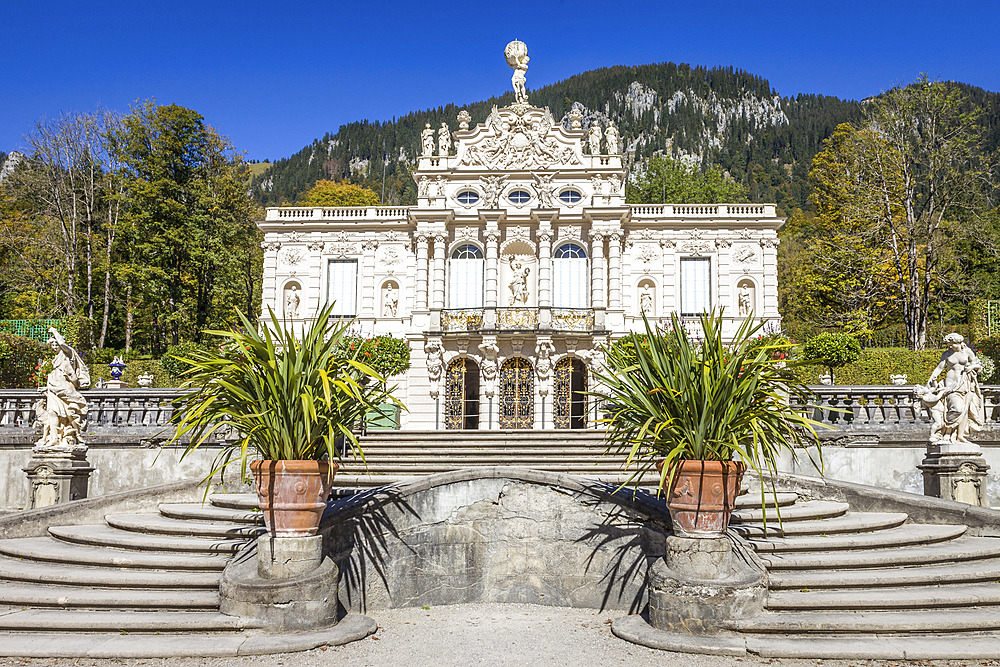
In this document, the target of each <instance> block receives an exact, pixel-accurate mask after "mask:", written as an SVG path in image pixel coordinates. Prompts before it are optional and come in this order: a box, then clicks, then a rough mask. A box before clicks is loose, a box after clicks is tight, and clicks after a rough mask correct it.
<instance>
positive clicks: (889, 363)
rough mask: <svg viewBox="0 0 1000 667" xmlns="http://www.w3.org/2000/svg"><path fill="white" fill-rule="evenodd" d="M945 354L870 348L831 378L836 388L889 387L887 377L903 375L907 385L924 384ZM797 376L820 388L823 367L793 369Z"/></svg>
mask: <svg viewBox="0 0 1000 667" xmlns="http://www.w3.org/2000/svg"><path fill="white" fill-rule="evenodd" d="M942 352H944V350H940V349H938V350H911V349H909V348H905V347H872V348H868V349H864V350H862V351H861V356H860V358H859V359H858V360H857V361H855V362H853V363H850V364H846V365H844V366H841V367H840V368H838V369H837V370H836V371H835V372H834V374H835V376H836V379H837V384H841V385H845V384H846V385H849V384H857V385H873V384H876V385H877V384H882V385H885V384H892V381H891V380H890V379H889V376H890V375H904V374H905V375H906V378H907V379H906V383H907V384H911V385H912V384H924V383H925V382H927V378H929V377H930V375H931V373H933V372H934V369H935V368H936V367H937V365H938V362H940V361H941V353H942ZM793 372H794V373H795V374H796V376H798V377H799V379H801V380H802V381H803V382H805V383H807V384H819V376H820V375H823V374H826V373H827V372H828V371H827V368H826V366H823V365H822V364H810V365H807V366H801V367H798V368H795V369H793Z"/></svg>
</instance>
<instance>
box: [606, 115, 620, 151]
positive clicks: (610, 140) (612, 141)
mask: <svg viewBox="0 0 1000 667" xmlns="http://www.w3.org/2000/svg"><path fill="white" fill-rule="evenodd" d="M620 138H621V137H620V136H619V135H618V128H617V127H615V124H614V123H608V129H606V130H604V141H605V142H606V143H607V147H608V155H618V149H619V146H618V142H619V139H620Z"/></svg>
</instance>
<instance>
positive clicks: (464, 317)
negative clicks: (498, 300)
mask: <svg viewBox="0 0 1000 667" xmlns="http://www.w3.org/2000/svg"><path fill="white" fill-rule="evenodd" d="M484 312H485V309H483V308H458V309H454V310H442V311H441V330H442V331H479V330H480V329H482V328H483V313H484Z"/></svg>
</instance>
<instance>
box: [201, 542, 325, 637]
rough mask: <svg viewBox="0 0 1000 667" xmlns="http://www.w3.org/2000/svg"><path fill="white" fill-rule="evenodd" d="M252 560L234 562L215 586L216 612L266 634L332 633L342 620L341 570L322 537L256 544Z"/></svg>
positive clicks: (235, 560)
mask: <svg viewBox="0 0 1000 667" xmlns="http://www.w3.org/2000/svg"><path fill="white" fill-rule="evenodd" d="M254 551H256V555H255V557H251V558H239V557H238V558H235V559H233V561H232V562H230V564H229V565H227V566H226V569H225V571H224V572H223V574H222V582H221V583H220V585H219V596H220V605H219V610H220V611H221V612H222V613H223V614H227V615H229V616H238V617H240V618H242V619H244V620H246V621H248V622H249V625H251V626H254V627H260V628H261V629H262V630H263V631H264V632H268V633H287V632H303V631H307V630H319V629H322V628H330V627H333V626H334V625H336V624H337V621H338V620H339V619H340V602H339V599H338V597H337V584H338V581H339V571H338V569H337V566H336V564H335V563H334V562H333V561H332V560H331V559H330V558H324V557H323V538H322V537H321V536H318V535H317V536H315V537H273V536H271V535H268V534H264V535H261V536H260V537H259V538H258V539H257V548H256V549H255V550H254Z"/></svg>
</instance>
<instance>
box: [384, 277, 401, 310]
mask: <svg viewBox="0 0 1000 667" xmlns="http://www.w3.org/2000/svg"><path fill="white" fill-rule="evenodd" d="M398 306H399V297H398V296H396V290H395V288H393V286H392V285H388V286H387V287H386V288H385V297H384V298H383V300H382V315H384V316H385V317H396V308H397V307H398Z"/></svg>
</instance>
